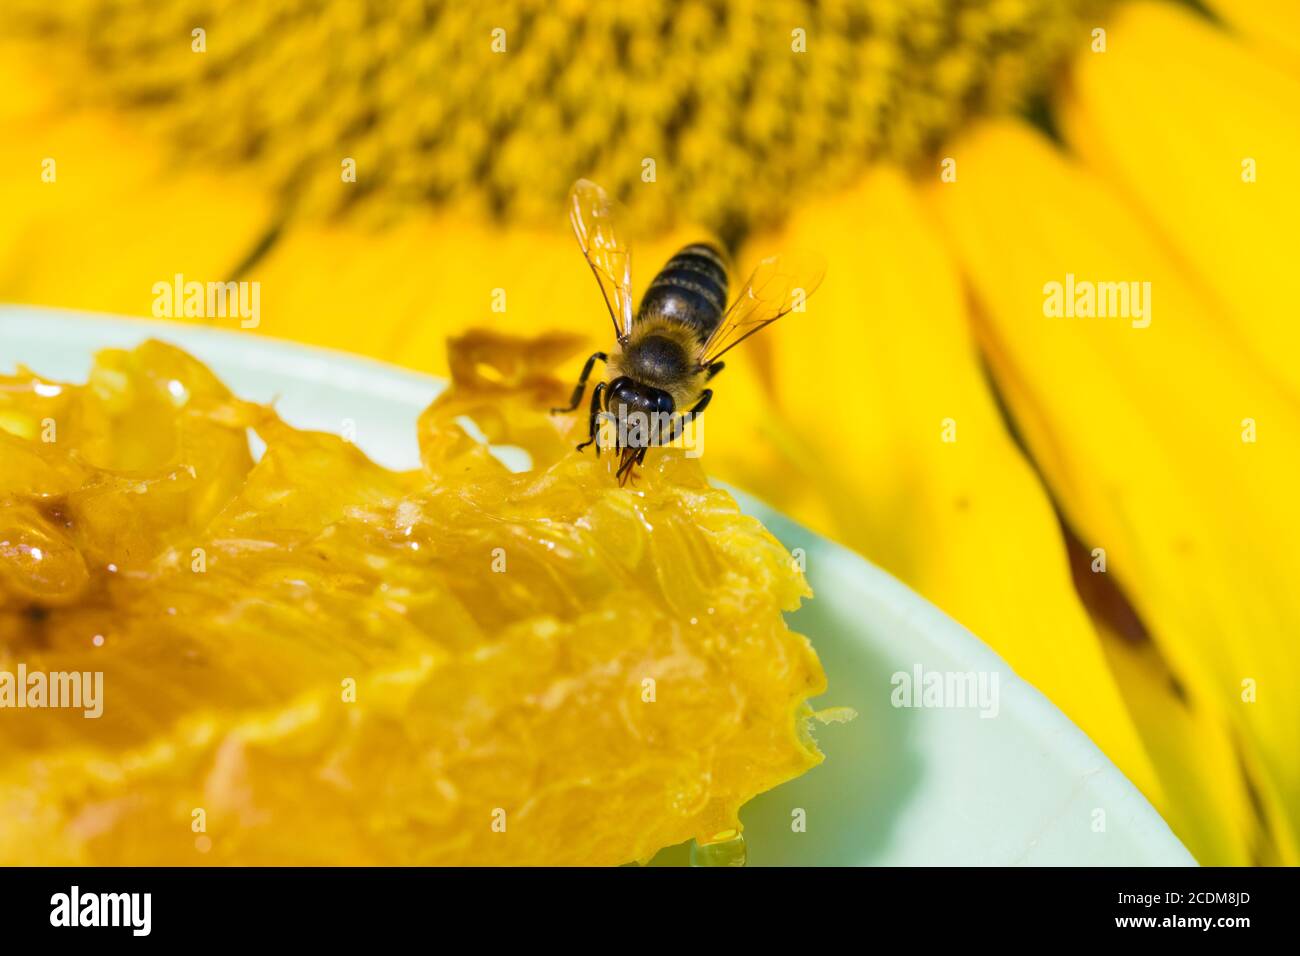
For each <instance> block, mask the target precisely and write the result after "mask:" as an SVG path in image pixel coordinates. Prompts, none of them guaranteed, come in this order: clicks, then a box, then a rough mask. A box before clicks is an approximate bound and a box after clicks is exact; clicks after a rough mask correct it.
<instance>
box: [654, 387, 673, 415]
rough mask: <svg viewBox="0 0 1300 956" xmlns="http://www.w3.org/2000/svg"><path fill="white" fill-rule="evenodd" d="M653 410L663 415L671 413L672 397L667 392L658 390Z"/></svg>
mask: <svg viewBox="0 0 1300 956" xmlns="http://www.w3.org/2000/svg"><path fill="white" fill-rule="evenodd" d="M655 411H656V412H659V413H660V414H663V415H671V414H672V413H673V397H672V396H671V395H669V394H668V393H667V392H660V393H659V394H658V396H656V397H655Z"/></svg>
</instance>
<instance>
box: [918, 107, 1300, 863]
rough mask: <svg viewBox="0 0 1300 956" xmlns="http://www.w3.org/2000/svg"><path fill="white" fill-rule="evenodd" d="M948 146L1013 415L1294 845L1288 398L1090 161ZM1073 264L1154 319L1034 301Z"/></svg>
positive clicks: (961, 234) (1004, 130)
mask: <svg viewBox="0 0 1300 956" xmlns="http://www.w3.org/2000/svg"><path fill="white" fill-rule="evenodd" d="M953 155H954V156H955V157H956V158H957V162H958V166H959V169H960V181H959V182H958V183H954V184H950V185H947V186H942V187H936V188H935V189H934V196H933V198H934V202H935V206H936V208H937V209H938V211H939V213H940V215H941V216H942V219H943V220H944V222H945V224H946V226H947V228H948V232H949V234H950V236H951V239H952V242H953V244H954V246H955V248H956V250H957V252H958V254H959V256H960V258H961V260H962V262H963V263H964V265H965V267H966V273H967V275H968V276H969V277H970V280H971V283H972V286H973V289H974V292H975V295H976V298H977V301H978V305H979V309H980V313H979V314H980V316H981V318H982V321H981V322H980V325H979V329H980V334H981V338H982V340H983V344H984V346H985V351H986V354H987V355H988V356H989V359H990V364H991V366H992V369H993V372H994V374H995V377H996V380H997V383H998V385H999V387H1000V389H1001V390H1002V392H1003V393H1004V395H1005V396H1006V399H1007V401H1008V404H1009V406H1010V408H1011V410H1012V413H1013V415H1014V418H1015V420H1016V422H1017V425H1018V427H1019V428H1020V429H1021V431H1022V433H1023V435H1024V438H1025V440H1026V442H1027V445H1028V447H1029V449H1030V451H1031V453H1032V454H1033V456H1034V458H1035V460H1036V461H1037V462H1038V464H1039V466H1040V468H1041V469H1042V471H1043V474H1044V477H1045V478H1046V480H1047V482H1048V484H1049V486H1050V487H1051V489H1052V492H1053V493H1054V495H1055V497H1056V498H1057V500H1058V502H1059V503H1060V506H1061V507H1062V509H1063V510H1064V513H1065V516H1066V518H1067V520H1068V521H1069V522H1070V524H1071V525H1072V526H1073V528H1074V529H1075V530H1076V531H1077V533H1078V535H1079V537H1080V538H1081V540H1083V541H1084V542H1085V546H1086V547H1088V548H1089V549H1091V548H1094V547H1099V548H1104V549H1105V552H1106V554H1107V556H1108V572H1107V573H1110V574H1114V575H1115V576H1116V578H1117V580H1118V582H1119V584H1120V585H1121V586H1122V588H1123V589H1124V590H1125V592H1126V593H1128V594H1129V595H1130V596H1131V598H1132V600H1133V602H1134V605H1135V606H1136V608H1137V610H1138V612H1139V614H1140V616H1141V618H1142V620H1143V621H1144V622H1145V623H1146V624H1147V626H1148V627H1149V629H1150V631H1151V633H1152V634H1153V636H1154V638H1155V640H1156V642H1157V644H1158V646H1159V648H1160V650H1161V653H1162V654H1163V655H1164V656H1165V657H1166V658H1167V659H1168V660H1169V662H1170V665H1171V667H1172V668H1173V670H1174V672H1175V673H1176V674H1177V675H1178V678H1179V680H1180V681H1182V682H1183V683H1185V684H1186V685H1187V686H1188V688H1189V690H1190V692H1191V693H1192V694H1193V696H1194V697H1195V698H1196V700H1197V701H1198V703H1200V704H1203V705H1204V708H1205V713H1206V716H1207V718H1209V719H1212V720H1215V721H1221V722H1223V723H1224V724H1225V725H1227V726H1229V727H1231V728H1232V729H1233V733H1234V736H1236V737H1238V738H1239V739H1240V741H1241V744H1242V748H1243V758H1244V760H1245V762H1246V766H1247V769H1248V770H1249V771H1250V773H1251V776H1252V782H1253V784H1254V785H1255V787H1256V789H1257V790H1258V791H1259V794H1260V797H1261V800H1262V802H1263V806H1264V809H1265V811H1266V814H1267V818H1268V823H1269V825H1270V827H1271V829H1272V837H1273V839H1274V841H1275V844H1276V847H1277V849H1278V853H1279V855H1280V856H1281V858H1283V859H1287V860H1292V861H1294V860H1295V859H1296V858H1297V856H1296V842H1295V833H1296V829H1297V823H1298V820H1297V817H1298V815H1300V765H1297V762H1296V760H1295V755H1296V754H1297V753H1300V650H1298V649H1297V645H1296V642H1295V629H1296V625H1297V622H1300V590H1297V588H1296V587H1295V580H1296V577H1297V574H1300V560H1298V556H1300V553H1298V552H1297V549H1296V545H1295V542H1296V541H1297V540H1300V499H1297V497H1296V495H1295V493H1294V487H1295V475H1296V474H1297V473H1300V421H1297V416H1296V412H1295V408H1294V406H1293V405H1292V404H1291V403H1290V401H1289V399H1288V397H1287V396H1286V394H1285V393H1284V391H1283V390H1282V389H1281V388H1280V386H1278V385H1276V384H1275V383H1273V382H1272V381H1271V380H1270V379H1269V377H1268V376H1266V375H1264V374H1261V371H1260V368H1259V366H1258V364H1257V363H1256V361H1255V358H1254V356H1253V355H1251V354H1250V353H1248V351H1247V350H1245V349H1244V348H1243V347H1242V346H1241V345H1240V344H1239V343H1238V342H1237V341H1236V340H1235V339H1234V337H1233V336H1232V335H1231V333H1230V332H1228V331H1227V330H1225V329H1224V323H1223V319H1222V316H1221V315H1220V314H1219V313H1218V312H1217V311H1216V310H1215V308H1214V306H1213V304H1212V303H1211V302H1208V301H1207V300H1206V298H1205V297H1204V296H1203V295H1201V294H1200V290H1199V288H1198V287H1197V286H1196V285H1195V284H1194V283H1192V282H1190V281H1189V280H1188V279H1187V277H1186V276H1185V275H1184V274H1183V273H1182V272H1181V271H1180V269H1179V268H1178V266H1177V264H1176V260H1175V259H1174V258H1173V257H1172V256H1171V255H1170V253H1169V252H1168V251H1167V250H1166V249H1165V248H1164V247H1163V246H1162V245H1161V244H1160V242H1159V241H1158V239H1157V238H1156V237H1155V236H1153V235H1152V233H1151V231H1150V230H1149V229H1148V228H1147V227H1146V226H1145V225H1144V223H1143V222H1142V220H1141V219H1140V218H1139V216H1138V215H1137V214H1136V213H1135V212H1134V211H1133V210H1131V209H1130V208H1129V207H1128V206H1127V205H1126V204H1125V202H1124V201H1123V200H1122V199H1121V198H1120V197H1119V196H1117V194H1116V193H1115V192H1114V191H1113V190H1111V189H1110V188H1108V187H1107V186H1106V185H1104V184H1103V182H1102V181H1100V180H1099V179H1098V178H1097V177H1095V176H1094V175H1092V174H1090V173H1089V172H1087V171H1086V170H1084V169H1082V168H1080V167H1079V166H1077V165H1075V164H1073V163H1071V162H1068V161H1067V160H1066V159H1065V158H1064V157H1063V156H1061V155H1060V154H1059V153H1058V152H1057V151H1056V150H1055V149H1054V148H1053V147H1052V146H1051V145H1050V144H1048V143H1047V142H1046V141H1045V140H1044V139H1043V138H1042V137H1040V136H1038V135H1036V134H1034V133H1032V132H1030V131H1029V130H1028V129H1027V128H1026V127H1024V126H1023V125H1021V124H1017V123H1012V122H1006V123H998V124H993V125H990V126H988V127H985V128H984V129H983V130H982V131H980V132H978V133H976V134H974V135H972V136H971V137H970V138H969V139H968V140H967V141H966V142H964V143H962V144H958V145H957V146H954V147H953ZM1070 275H1072V276H1074V277H1075V278H1076V280H1078V281H1087V282H1108V281H1109V282H1130V281H1136V282H1139V283H1141V282H1149V283H1150V284H1151V286H1150V288H1151V293H1150V309H1149V311H1148V313H1147V314H1148V316H1149V317H1150V324H1149V325H1148V326H1147V327H1145V328H1141V327H1135V325H1139V326H1140V325H1141V324H1143V321H1144V320H1141V319H1138V318H1135V317H1128V318H1107V319H1101V318H1073V319H1068V318H1049V317H1047V315H1046V311H1045V310H1046V308H1047V304H1048V303H1047V301H1046V295H1045V293H1046V292H1047V290H1048V285H1047V284H1048V283H1052V282H1057V283H1062V284H1064V283H1065V282H1066V281H1067V276H1070ZM1139 288H1140V287H1139ZM1275 305H1276V304H1275ZM1252 425H1253V427H1254V428H1255V433H1254V437H1256V438H1257V440H1256V441H1249V440H1247V439H1248V438H1249V437H1251V432H1250V428H1251V426H1252ZM1176 797H1177V794H1176V793H1175V794H1171V798H1176Z"/></svg>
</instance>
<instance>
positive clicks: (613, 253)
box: [569, 179, 632, 341]
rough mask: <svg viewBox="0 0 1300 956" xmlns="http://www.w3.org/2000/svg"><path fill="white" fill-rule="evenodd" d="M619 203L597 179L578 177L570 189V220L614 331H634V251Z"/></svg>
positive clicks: (624, 333) (623, 333) (624, 335)
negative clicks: (622, 219)
mask: <svg viewBox="0 0 1300 956" xmlns="http://www.w3.org/2000/svg"><path fill="white" fill-rule="evenodd" d="M619 220H620V215H619V206H618V204H617V203H615V202H614V201H613V200H612V199H610V198H609V196H608V195H607V194H606V193H605V190H603V189H601V188H600V187H599V186H597V185H596V184H595V183H593V182H592V181H591V180H589V179H579V180H578V181H577V182H576V183H574V184H573V189H571V190H570V191H569V222H571V223H573V234H574V235H575V236H577V237H578V245H579V247H581V249H582V254H583V255H584V256H586V257H587V264H588V265H589V266H591V271H592V272H594V273H595V274H596V281H597V282H598V283H600V292H601V295H603V296H604V297H605V306H606V307H607V308H608V309H609V315H610V318H612V319H613V320H614V332H615V334H616V335H617V336H618V337H619V339H620V341H621V340H622V339H625V338H627V336H628V334H629V333H630V332H631V331H632V254H631V252H630V251H629V250H628V247H627V243H626V241H625V240H624V237H623V234H622V233H623V226H622V224H621V223H620V221H619Z"/></svg>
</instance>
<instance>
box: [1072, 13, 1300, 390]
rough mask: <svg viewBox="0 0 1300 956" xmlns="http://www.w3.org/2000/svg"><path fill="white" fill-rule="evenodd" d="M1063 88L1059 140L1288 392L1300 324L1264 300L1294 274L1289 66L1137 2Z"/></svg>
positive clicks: (1296, 129) (1299, 80) (1295, 80)
mask: <svg viewBox="0 0 1300 956" xmlns="http://www.w3.org/2000/svg"><path fill="white" fill-rule="evenodd" d="M1235 6H1236V7H1237V8H1239V9H1243V10H1244V9H1245V8H1247V7H1251V6H1252V5H1251V4H1236V5H1235ZM1291 6H1292V7H1293V8H1294V6H1295V5H1294V4H1292V5H1291ZM1279 32H1283V31H1279ZM1297 36H1300V34H1297ZM1073 90H1074V94H1073V97H1072V102H1070V103H1069V104H1068V105H1067V106H1066V108H1065V109H1064V111H1063V128H1064V130H1065V133H1066V138H1067V140H1068V142H1069V144H1070V145H1071V146H1072V147H1073V148H1074V149H1075V150H1076V151H1077V152H1079V153H1080V154H1081V155H1082V156H1083V157H1085V158H1086V159H1087V161H1088V163H1089V165H1091V166H1093V167H1094V168H1096V169H1098V170H1104V171H1106V172H1107V173H1108V174H1110V175H1111V176H1112V178H1113V179H1114V180H1115V182H1116V183H1117V184H1118V185H1119V187H1120V188H1121V189H1122V190H1123V191H1124V194H1125V195H1126V197H1128V199H1129V201H1130V202H1131V203H1132V205H1133V206H1135V207H1136V208H1139V209H1141V210H1143V212H1144V213H1145V214H1146V215H1147V216H1149V217H1150V219H1151V220H1152V221H1153V222H1154V223H1155V224H1156V226H1157V228H1158V229H1159V230H1160V232H1161V235H1162V237H1163V238H1164V239H1165V240H1166V241H1167V242H1168V243H1169V244H1170V245H1171V246H1172V247H1173V249H1174V251H1175V252H1176V253H1177V254H1178V255H1179V256H1181V257H1182V258H1184V259H1185V260H1186V261H1187V262H1188V264H1189V265H1190V266H1191V272H1192V274H1194V275H1195V278H1196V280H1197V281H1200V282H1202V283H1204V285H1205V286H1206V288H1207V290H1208V291H1209V292H1210V293H1212V294H1214V295H1215V296H1217V298H1218V299H1219V304H1220V306H1221V309H1222V313H1221V314H1222V315H1223V317H1224V318H1226V319H1228V320H1229V322H1230V323H1231V325H1232V327H1233V331H1234V332H1235V333H1236V334H1237V335H1239V336H1240V337H1241V338H1242V339H1243V340H1244V341H1245V342H1246V343H1248V345H1249V346H1250V348H1252V349H1253V350H1254V352H1255V355H1256V357H1257V358H1258V359H1259V360H1260V363H1261V364H1262V365H1263V366H1264V367H1265V368H1266V369H1267V370H1268V371H1269V372H1270V373H1272V374H1273V375H1276V376H1277V377H1278V378H1279V379H1280V380H1281V381H1283V382H1285V383H1287V384H1288V386H1289V387H1290V389H1291V395H1292V397H1293V398H1296V399H1300V361H1297V356H1300V324H1297V323H1296V322H1294V321H1289V320H1286V319H1283V318H1282V317H1281V316H1280V315H1279V301H1278V290H1279V289H1284V288H1287V287H1289V286H1290V285H1291V284H1292V283H1293V281H1294V276H1295V242H1294V229H1295V223H1296V222H1297V221H1300V123H1298V122H1296V110H1297V105H1298V104H1300V74H1297V75H1291V74H1288V73H1287V72H1285V71H1283V70H1281V69H1279V68H1277V67H1276V66H1274V65H1273V64H1271V63H1269V62H1268V61H1267V60H1264V59H1261V58H1260V57H1259V56H1258V55H1257V54H1256V53H1255V52H1254V51H1252V50H1250V49H1248V48H1247V47H1246V46H1245V45H1243V44H1242V43H1240V42H1238V41H1237V40H1235V39H1233V38H1232V37H1231V36H1229V35H1228V34H1227V33H1226V32H1225V31H1223V30H1221V29H1217V28H1215V27H1214V26H1213V25H1211V24H1209V23H1208V22H1207V21H1206V20H1205V19H1204V18H1201V17H1198V16H1195V15H1193V14H1190V13H1187V12H1185V11H1183V10H1180V9H1178V8H1176V7H1173V6H1171V5H1169V4H1147V3H1140V4H1135V5H1133V6H1127V7H1124V8H1123V11H1122V13H1121V14H1120V15H1119V17H1118V20H1117V22H1116V24H1115V25H1114V27H1113V28H1112V30H1111V35H1110V43H1109V49H1108V51H1107V52H1106V53H1104V54H1084V55H1083V56H1082V57H1081V58H1080V59H1079V61H1078V66H1077V69H1076V71H1075V74H1074V83H1073ZM1252 176H1253V179H1254V181H1247V180H1249V179H1251V178H1252Z"/></svg>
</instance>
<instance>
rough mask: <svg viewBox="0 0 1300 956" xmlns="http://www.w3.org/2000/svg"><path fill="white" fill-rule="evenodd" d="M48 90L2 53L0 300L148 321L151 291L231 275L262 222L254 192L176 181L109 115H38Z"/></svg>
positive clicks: (157, 150)
mask: <svg viewBox="0 0 1300 956" xmlns="http://www.w3.org/2000/svg"><path fill="white" fill-rule="evenodd" d="M7 52H11V53H12V52H13V51H12V50H10V51H7ZM47 82H48V77H47V76H46V75H45V74H44V73H42V72H41V71H40V70H37V69H34V68H32V67H30V66H29V65H28V63H27V61H26V60H25V59H23V58H22V57H20V56H16V55H15V56H12V57H10V58H8V59H6V58H5V57H3V56H0V87H2V88H4V89H5V90H6V92H7V96H6V97H5V99H4V106H3V107H0V209H3V210H4V215H3V216H0V300H4V301H10V302H15V301H16V302H32V303H38V304H41V305H55V306H65V307H70V308H81V309H90V310H102V311H111V312H122V313H126V314H128V315H149V314H150V313H151V311H152V309H153V303H154V298H155V293H154V284H155V283H157V282H171V281H173V277H174V276H175V275H176V274H177V273H181V274H183V275H184V276H185V277H186V278H187V279H190V280H195V281H199V282H210V281H220V280H224V279H227V278H229V277H230V273H231V272H232V271H233V270H234V269H235V268H236V267H237V266H238V264H239V263H240V261H241V260H242V259H243V258H244V256H245V255H246V254H247V253H248V251H249V250H250V249H251V248H252V247H253V246H254V245H255V243H256V242H257V239H258V237H259V236H260V235H261V234H262V233H263V232H264V231H265V230H266V229H267V228H268V226H269V225H270V222H271V214H270V211H269V207H268V203H267V201H266V200H265V199H263V198H261V197H260V195H259V192H258V191H257V190H256V189H255V188H253V187H252V186H251V185H250V184H248V183H246V182H241V181H240V179H239V178H238V177H237V176H226V175H222V174H213V173H185V174H178V173H175V172H174V171H172V170H171V169H170V167H169V166H168V165H167V163H166V161H165V159H164V154H163V146H162V144H159V143H156V142H154V141H152V140H150V139H149V138H148V137H147V136H144V135H142V134H140V133H138V132H135V131H132V130H130V129H129V128H128V127H126V126H124V125H123V124H121V123H120V122H117V121H116V120H115V119H114V117H112V116H111V115H109V114H104V113H75V112H67V113H62V114H59V113H55V112H53V111H52V110H50V109H46V108H45V106H43V105H42V104H41V101H39V100H37V99H35V96H36V95H38V93H39V91H40V90H41V89H43V85H44V84H45V83H47ZM28 90H31V91H32V92H33V96H32V97H28V96H26V95H25V92H24V91H28ZM47 105H48V104H46V106H47Z"/></svg>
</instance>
